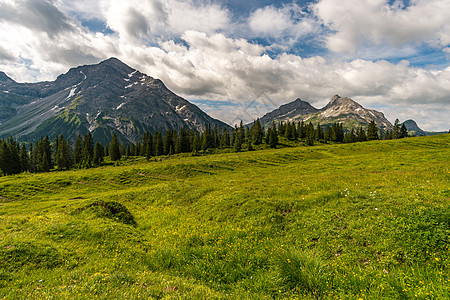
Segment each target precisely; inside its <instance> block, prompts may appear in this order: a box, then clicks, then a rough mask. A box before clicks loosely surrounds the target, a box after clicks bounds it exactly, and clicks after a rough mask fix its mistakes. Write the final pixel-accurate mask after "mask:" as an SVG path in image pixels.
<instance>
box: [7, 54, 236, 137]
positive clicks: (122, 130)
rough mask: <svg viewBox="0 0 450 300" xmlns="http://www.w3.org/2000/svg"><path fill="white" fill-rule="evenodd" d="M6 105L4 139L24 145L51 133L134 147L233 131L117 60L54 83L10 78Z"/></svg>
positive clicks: (79, 70) (73, 71)
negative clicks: (170, 134)
mask: <svg viewBox="0 0 450 300" xmlns="http://www.w3.org/2000/svg"><path fill="white" fill-rule="evenodd" d="M0 76H1V77H0V78H4V76H2V75H0ZM5 76H6V77H7V75H6V74H5ZM8 78H9V77H8ZM1 94H3V95H1ZM2 96H3V97H2ZM14 97H16V98H18V99H14ZM2 106H3V108H4V109H5V110H4V111H5V112H6V111H7V112H8V113H5V114H3V115H2V114H0V137H5V136H9V135H13V136H16V137H19V138H22V139H25V140H26V139H37V138H39V136H41V135H47V134H48V135H56V134H64V135H65V136H66V137H67V138H71V139H74V137H76V135H78V134H82V135H83V134H86V133H87V132H91V133H92V134H93V136H96V137H97V139H98V140H100V141H102V142H103V143H107V141H108V140H109V139H110V137H111V136H112V134H114V133H115V134H117V135H119V137H121V138H122V139H123V140H125V141H129V142H135V141H137V140H139V139H141V138H142V135H143V133H144V132H146V131H149V132H155V131H166V130H169V129H177V130H179V129H181V128H185V129H195V130H199V131H202V130H204V129H205V128H206V126H208V125H209V126H215V125H217V126H219V127H228V125H227V124H225V123H223V122H222V121H219V120H216V119H213V118H211V117H210V116H209V115H207V114H206V113H205V112H203V111H202V110H200V109H199V108H198V107H197V106H195V105H194V104H192V103H190V102H189V101H187V100H185V99H183V98H182V97H179V96H177V95H176V94H175V93H173V92H172V91H170V90H169V89H168V88H167V87H166V86H165V85H164V83H163V82H162V81H161V80H159V79H155V78H152V77H150V76H148V75H146V74H144V73H141V72H140V71H138V70H135V69H133V68H131V67H129V66H128V65H126V64H124V63H123V62H121V61H120V60H118V59H117V58H110V59H107V60H104V61H102V62H100V63H99V64H95V65H84V66H78V67H75V68H71V69H70V70H69V71H68V72H66V73H65V74H61V75H59V76H58V77H57V78H56V79H55V81H52V82H39V83H16V82H15V81H9V80H7V79H5V80H4V81H2V82H1V83H0V107H2Z"/></svg>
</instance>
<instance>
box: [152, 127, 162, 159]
mask: <svg viewBox="0 0 450 300" xmlns="http://www.w3.org/2000/svg"><path fill="white" fill-rule="evenodd" d="M153 146H154V149H153V153H154V155H155V156H160V155H163V153H164V147H163V139H162V136H161V133H160V132H159V131H157V132H156V133H155V140H154V145H153Z"/></svg>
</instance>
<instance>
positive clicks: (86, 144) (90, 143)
mask: <svg viewBox="0 0 450 300" xmlns="http://www.w3.org/2000/svg"><path fill="white" fill-rule="evenodd" d="M93 159H94V140H93V139H92V135H91V133H90V132H89V133H87V134H86V135H85V136H84V138H83V143H82V150H81V163H82V165H83V166H84V167H86V168H89V167H91V165H92V160H93Z"/></svg>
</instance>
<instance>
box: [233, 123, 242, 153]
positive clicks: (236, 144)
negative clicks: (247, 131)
mask: <svg viewBox="0 0 450 300" xmlns="http://www.w3.org/2000/svg"><path fill="white" fill-rule="evenodd" d="M241 124H242V122H241ZM242 144H243V138H242V134H241V129H240V128H239V129H238V130H237V131H236V137H235V138H234V144H233V149H234V151H235V152H240V151H241V150H242Z"/></svg>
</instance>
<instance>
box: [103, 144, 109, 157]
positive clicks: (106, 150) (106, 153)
mask: <svg viewBox="0 0 450 300" xmlns="http://www.w3.org/2000/svg"><path fill="white" fill-rule="evenodd" d="M105 156H109V147H108V145H106V146H105V153H103V157H105Z"/></svg>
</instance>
